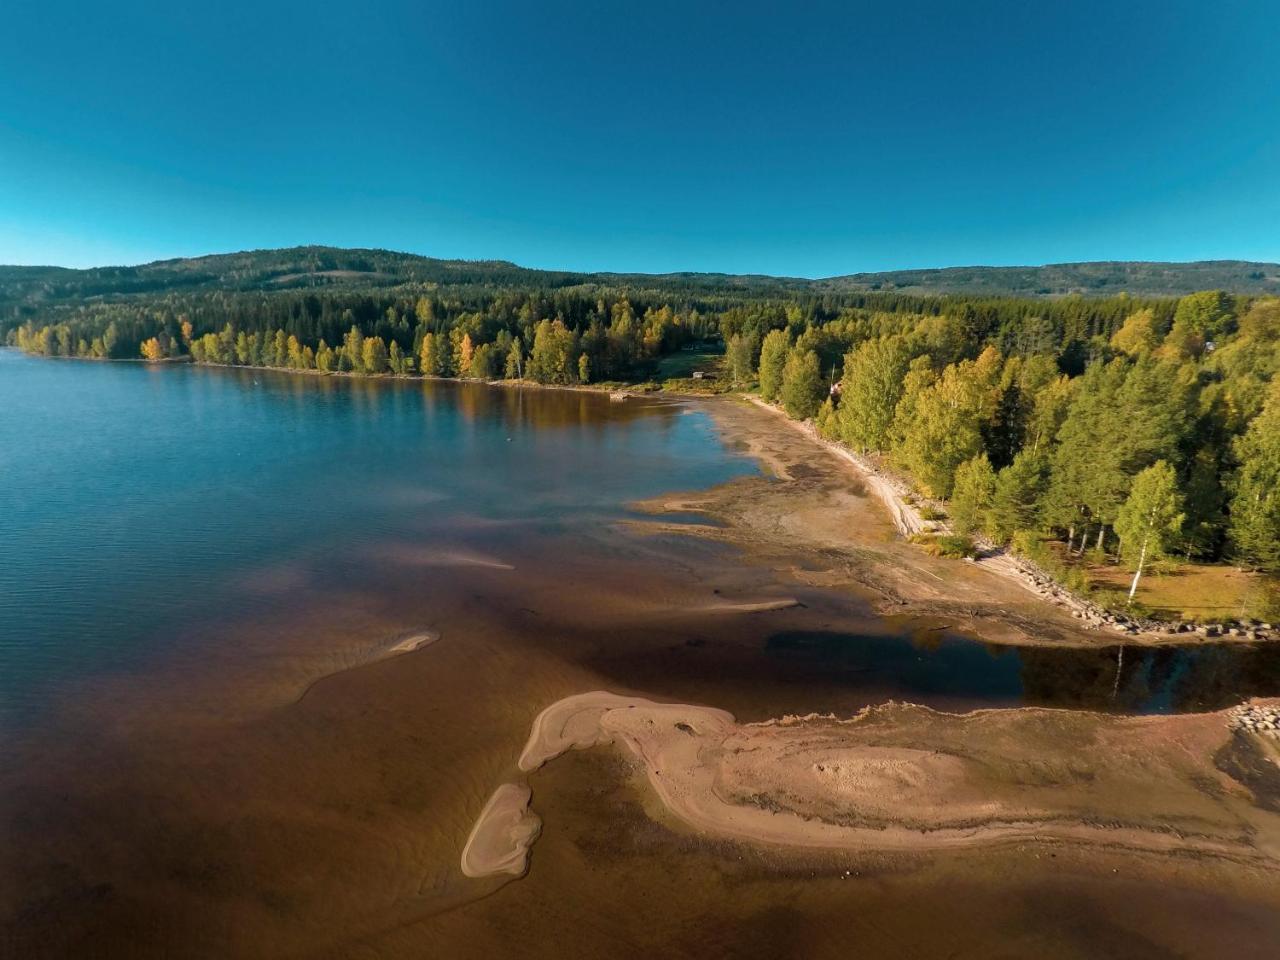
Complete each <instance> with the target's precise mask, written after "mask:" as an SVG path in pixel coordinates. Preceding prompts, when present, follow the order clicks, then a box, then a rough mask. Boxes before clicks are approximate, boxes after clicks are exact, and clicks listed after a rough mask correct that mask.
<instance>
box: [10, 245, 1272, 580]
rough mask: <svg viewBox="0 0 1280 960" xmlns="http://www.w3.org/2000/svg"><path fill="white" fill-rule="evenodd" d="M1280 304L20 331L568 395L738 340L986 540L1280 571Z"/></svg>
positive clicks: (163, 318) (1187, 302) (841, 302)
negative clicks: (552, 387) (547, 388)
mask: <svg viewBox="0 0 1280 960" xmlns="http://www.w3.org/2000/svg"><path fill="white" fill-rule="evenodd" d="M321 265H324V266H327V265H328V264H327V263H325V264H321ZM565 280H566V283H569V281H570V280H572V278H565ZM1278 305H1280V300H1277V299H1275V298H1267V297H1244V296H1239V297H1237V296H1232V295H1230V294H1227V293H1223V292H1219V291H1208V292H1201V293H1196V294H1191V295H1188V296H1185V297H1182V298H1178V299H1173V298H1156V299H1142V298H1134V297H1130V296H1127V295H1119V296H1114V297H1106V298H1084V297H1064V298H1059V299H1053V300H1044V299H1033V298H1018V297H1000V296H958V295H949V296H922V295H912V294H904V293H896V292H866V291H861V292H852V293H850V292H838V291H825V292H823V291H818V292H813V291H809V292H806V291H786V290H778V289H775V288H761V289H755V288H746V289H742V290H736V291H735V290H730V289H725V288H724V287H723V285H722V286H717V287H715V288H708V287H699V286H698V285H697V284H696V283H695V282H694V281H693V280H690V279H688V278H683V279H681V281H680V282H679V283H676V282H674V281H673V282H672V283H670V284H667V285H666V286H665V287H654V288H652V289H648V288H644V289H642V288H635V287H627V286H618V287H609V286H597V285H591V284H575V285H566V286H563V287H552V288H532V289H522V288H519V287H518V286H495V285H491V284H488V283H485V282H475V283H459V284H455V285H441V284H437V283H430V284H401V285H399V286H393V287H387V288H372V287H370V288H350V287H344V288H337V287H335V288H332V289H300V290H226V289H218V290H207V291H206V290H174V289H169V290H166V291H164V292H162V293H158V294H131V295H127V296H119V297H103V298H101V299H96V298H95V299H89V300H70V301H59V300H51V301H49V302H47V303H44V302H41V303H38V304H35V305H33V304H31V303H27V304H25V305H24V306H23V307H22V309H21V311H19V312H16V313H14V314H13V315H12V316H10V317H9V318H7V319H5V320H0V333H3V335H4V337H5V339H6V341H7V342H9V343H13V344H16V345H17V346H19V347H21V348H22V349H24V350H27V351H29V352H32V353H36V354H42V355H48V356H88V357H101V358H139V357H143V358H147V359H154V360H159V359H166V358H175V357H180V358H190V359H191V360H194V361H196V362H202V363H217V364H232V365H245V366H264V367H280V368H286V369H298V370H316V371H321V372H330V371H331V372H349V373H359V374H370V375H379V374H397V375H407V374H418V375H424V376H458V377H476V378H482V379H496V378H500V377H506V378H520V379H530V380H535V381H538V382H543V383H559V384H571V383H600V382H613V381H627V382H634V381H636V380H641V379H644V378H647V377H649V376H652V374H653V371H654V368H655V365H656V361H657V360H658V359H659V358H660V357H661V356H663V355H664V354H667V353H670V352H672V351H674V350H678V349H680V348H681V347H684V346H686V345H689V344H691V343H695V342H701V343H712V344H717V343H718V344H722V345H723V349H724V352H725V359H724V370H725V377H726V378H727V379H728V380H729V381H730V382H731V383H734V384H737V385H740V386H744V387H745V386H748V385H750V384H753V383H756V382H758V384H759V389H760V392H761V393H762V394H763V395H764V396H765V397H766V398H768V399H771V400H779V401H780V402H781V403H782V404H783V406H784V407H785V408H786V410H787V411H788V412H789V413H790V414H791V415H792V416H795V417H800V418H810V417H812V418H814V419H815V421H816V423H817V425H818V427H819V428H820V429H821V430H822V432H823V433H824V434H826V435H827V436H829V437H832V438H836V439H839V440H841V441H843V442H845V443H848V444H849V445H851V446H853V447H854V448H856V449H859V450H862V451H866V452H876V453H882V454H885V455H887V456H889V457H891V458H892V459H893V461H894V462H895V463H897V464H898V465H900V466H901V467H903V468H904V469H906V470H907V471H908V472H909V473H910V474H911V475H912V477H913V478H914V479H915V481H916V482H917V483H918V485H919V486H920V488H921V490H922V491H923V492H924V493H926V494H928V495H930V496H935V497H939V498H944V499H948V500H950V502H951V508H950V509H951V512H952V516H953V520H954V523H955V526H956V527H957V528H958V529H959V530H961V531H963V532H966V533H983V534H985V535H987V536H989V537H991V538H993V539H995V540H997V541H1001V542H1007V541H1010V540H1012V539H1014V538H1015V537H1016V536H1017V535H1018V534H1019V533H1020V532H1023V531H1028V530H1039V531H1047V532H1050V533H1052V534H1053V535H1055V536H1059V537H1061V538H1062V540H1063V542H1064V543H1066V544H1067V545H1068V546H1069V548H1070V549H1071V550H1072V551H1074V552H1077V553H1080V552H1083V551H1084V550H1086V549H1094V550H1099V549H1101V550H1105V549H1118V550H1120V551H1121V552H1122V553H1125V554H1128V555H1132V556H1133V557H1134V558H1135V559H1136V558H1137V557H1138V556H1142V557H1144V558H1146V559H1144V560H1143V562H1144V563H1145V562H1147V560H1149V559H1152V558H1155V557H1158V556H1160V555H1162V554H1164V553H1167V552H1169V551H1173V550H1176V551H1179V552H1180V553H1182V554H1184V555H1186V556H1188V557H1190V558H1196V559H1221V558H1224V557H1231V558H1235V559H1237V560H1238V561H1240V562H1242V563H1246V564H1249V565H1252V566H1256V567H1259V568H1264V569H1270V570H1276V569H1278V568H1280V499H1278V498H1277V494H1276V493H1275V492H1274V491H1275V490H1276V488H1277V486H1278V485H1280V400H1277V399H1276V390H1277V387H1276V383H1277V380H1276V378H1275V372H1276V367H1277V366H1278V365H1280V306H1278ZM833 387H834V388H835V389H834V391H833V389H832V388H833ZM1139 478H1142V479H1141V482H1139ZM1157 481H1158V482H1157ZM1169 491H1172V494H1171V495H1168V494H1169ZM1135 498H1136V499H1135ZM1153 505H1155V506H1153ZM1144 506H1145V509H1140V508H1143V507H1144ZM1141 517H1145V518H1146V519H1145V520H1143V521H1142V522H1141V523H1138V521H1137V520H1136V519H1135V518H1141Z"/></svg>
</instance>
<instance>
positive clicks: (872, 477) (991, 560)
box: [623, 398, 1253, 647]
mask: <svg viewBox="0 0 1280 960" xmlns="http://www.w3.org/2000/svg"><path fill="white" fill-rule="evenodd" d="M750 399H751V398H747V399H742V398H718V399H712V400H706V401H704V402H703V406H704V408H705V409H706V410H707V412H708V413H709V414H710V415H711V417H712V418H713V420H714V421H715V423H716V426H717V428H718V430H719V431H720V434H721V436H722V437H723V438H724V440H725V442H726V443H728V444H730V445H731V446H734V447H737V448H738V449H739V450H740V451H741V452H743V453H744V454H745V455H747V456H750V457H752V458H753V459H755V460H756V461H757V462H759V463H760V464H761V465H762V466H763V467H764V468H765V470H766V471H767V473H768V476H759V477H743V478H739V479H737V480H733V481H730V482H728V483H725V484H721V485H720V486H718V487H713V488H711V489H706V490H696V491H688V492H675V493H669V494H664V495H660V496H658V497H654V498H652V499H649V500H645V501H640V502H637V503H633V504H631V505H630V506H631V508H632V510H634V511H635V512H637V513H640V514H648V515H650V516H651V517H652V519H649V520H645V519H636V520H626V521H623V523H624V525H627V526H630V527H631V528H633V529H634V530H636V531H637V532H640V533H646V532H648V533H654V534H662V535H675V536H686V537H697V538H701V539H706V540H712V541H719V542H723V543H727V544H731V545H733V546H735V547H737V548H739V549H741V550H742V551H744V553H745V554H746V555H747V557H748V558H749V559H750V560H752V561H755V562H761V563H764V564H767V565H768V566H770V567H771V568H773V569H774V570H775V571H777V572H779V573H781V574H783V575H785V576H787V577H789V578H791V579H792V580H793V581H796V582H798V583H801V584H803V585H806V586H810V587H817V588H820V589H824V590H825V589H836V590H842V591H848V592H851V593H856V594H858V595H860V596H862V597H864V598H865V599H866V600H867V601H868V602H869V603H870V604H871V606H872V607H873V609H874V610H875V612H876V613H878V614H880V615H882V616H895V617H912V618H920V619H922V620H928V621H931V622H932V625H936V624H937V623H938V622H939V621H941V622H944V623H946V624H947V625H948V626H951V627H954V628H957V629H960V630H962V631H965V632H968V633H970V634H972V635H975V636H978V637H981V638H982V639H983V640H987V641H991V642H995V643H999V644H1005V645H1015V646H1041V645H1054V646H1075V647H1099V646H1114V645H1116V644H1117V643H1124V644H1134V645H1142V646H1158V645H1181V646H1186V645H1191V644H1197V643H1205V642H1211V641H1210V638H1208V637H1206V636H1204V635H1201V634H1197V633H1176V632H1161V633H1152V632H1144V633H1134V632H1129V631H1130V629H1131V628H1129V627H1126V626H1124V625H1119V624H1117V625H1110V626H1112V627H1113V629H1099V628H1098V626H1097V625H1095V624H1093V623H1091V622H1090V614H1089V612H1088V610H1087V609H1086V607H1085V606H1084V605H1083V604H1082V601H1080V600H1079V599H1078V598H1075V597H1072V596H1071V595H1070V594H1069V593H1068V592H1067V591H1065V590H1061V589H1057V588H1055V587H1053V586H1051V585H1049V586H1046V585H1045V583H1044V582H1043V580H1042V579H1041V578H1037V577H1036V575H1035V574H1034V572H1033V571H1031V570H1029V569H1028V568H1027V567H1026V565H1025V564H1023V563H1021V562H1020V561H1018V560H1017V559H1016V558H1014V557H1013V556H1011V555H1009V554H1008V553H999V554H996V555H993V556H989V557H986V558H984V559H982V560H980V561H978V562H964V561H959V560H952V559H946V558H941V557H935V556H931V555H930V554H928V553H927V552H926V551H924V550H921V549H920V548H919V547H917V546H916V545H914V544H912V543H909V542H907V539H906V537H905V536H904V535H905V534H909V533H910V532H911V531H917V530H921V529H934V530H937V529H939V528H940V527H939V524H938V523H937V522H936V521H927V520H924V518H923V517H921V515H920V513H919V511H918V510H917V509H916V508H915V507H914V506H913V505H912V504H911V503H908V502H907V501H906V495H907V493H908V491H907V490H906V488H905V486H904V485H903V484H902V482H901V481H900V480H899V479H897V478H894V477H892V476H890V475H888V474H885V473H884V472H883V471H880V470H879V469H878V468H876V467H875V466H874V465H873V464H870V463H868V462H864V460H863V459H862V458H859V457H858V456H857V454H855V453H853V452H852V451H850V450H848V449H847V448H845V447H843V446H842V445H839V444H835V443H832V442H830V441H827V440H825V439H823V438H821V437H818V436H816V435H815V434H814V432H813V430H812V428H811V426H809V425H806V424H800V423H797V422H795V421H793V420H790V419H789V418H787V417H786V416H785V414H783V413H782V412H781V411H779V410H777V409H776V408H773V407H771V406H769V405H767V404H764V403H762V402H761V401H759V400H754V401H752V402H747V401H748V400H750ZM672 514H684V515H688V516H699V517H705V518H708V519H709V520H710V521H712V522H706V523H678V522H672V521H670V520H667V519H664V517H666V516H667V515H672ZM1218 639H1219V638H1214V640H1218ZM1222 639H1223V640H1225V642H1234V641H1239V642H1245V643H1249V642H1253V641H1252V640H1251V639H1250V638H1246V637H1228V638H1222Z"/></svg>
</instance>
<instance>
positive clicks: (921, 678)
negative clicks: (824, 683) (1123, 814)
mask: <svg viewBox="0 0 1280 960" xmlns="http://www.w3.org/2000/svg"><path fill="white" fill-rule="evenodd" d="M765 651H766V654H767V655H768V656H769V657H771V658H773V659H774V661H775V662H776V663H777V664H778V666H779V668H780V669H782V670H791V669H796V668H804V669H813V668H815V667H820V668H821V669H822V671H823V673H824V674H825V675H826V676H827V678H828V679H831V680H833V681H835V682H839V683H842V684H846V685H848V686H850V687H856V688H859V689H862V688H869V689H879V690H883V691H885V692H886V693H887V694H888V695H889V696H892V697H895V698H898V699H906V700H916V701H919V702H924V703H930V702H934V703H938V702H945V703H946V704H951V703H954V702H956V701H961V702H971V703H973V704H974V705H980V704H988V705H991V706H997V705H999V706H1004V705H1009V704H1012V703H1021V704H1027V705H1032V706H1052V707H1075V708H1081V707H1083V708H1087V709H1091V710H1104V711H1123V712H1131V713H1182V712H1191V711H1201V710H1218V709H1221V708H1223V707H1226V706H1230V705H1232V704H1235V703H1239V702H1240V701H1241V700H1243V699H1246V698H1248V697H1252V696H1276V695H1278V694H1280V647H1278V646H1276V645H1269V644H1199V645H1196V646H1187V647H1147V648H1143V647H1133V646H1129V647H1119V646H1116V647H1102V648H1089V649H1079V648H1064V647H1059V648H1055V647H1025V648H1015V647H999V646H993V645H990V644H983V643H978V642H975V641H973V640H968V639H965V638H963V637H959V636H955V635H953V634H947V633H945V632H943V631H935V632H922V633H918V634H916V635H915V636H913V637H911V638H904V637H886V636H860V635H857V634H847V633H826V632H821V631H814V632H785V633H776V634H774V635H772V636H770V637H769V638H768V640H767V641H766V643H765Z"/></svg>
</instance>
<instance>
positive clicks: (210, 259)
mask: <svg viewBox="0 0 1280 960" xmlns="http://www.w3.org/2000/svg"><path fill="white" fill-rule="evenodd" d="M402 284H437V285H440V286H449V287H452V286H464V287H465V286H486V287H501V288H507V289H541V290H553V289H563V288H567V287H578V286H604V287H610V288H617V287H631V288H638V289H646V290H654V291H662V290H666V291H671V292H672V293H682V294H686V295H696V294H717V293H737V294H740V295H743V294H745V295H755V296H775V295H779V294H782V293H808V294H814V295H824V294H833V293H834V294H847V293H858V292H863V291H867V292H883V293H901V294H939V293H957V294H966V295H975V296H1029V297H1052V296H1063V295H1070V294H1082V295H1086V296H1090V295H1097V296H1102V295H1108V296H1109V295H1113V294H1117V293H1121V292H1125V293H1130V294H1134V295H1138V296H1180V295H1182V294H1186V293H1191V292H1194V291H1196V290H1225V291H1228V292H1231V293H1240V294H1265V293H1280V264H1274V263H1251V262H1248V261H1242V260H1211V261H1202V262H1198V263H1125V262H1098V263H1065V264H1050V265H1048V266H1041V267H946V268H941V269H929V270H897V271H890V272H886V273H857V274H850V275H848V276H841V277H829V278H826V279H819V280H807V279H801V278H795V277H769V276H762V275H733V274H720V273H670V274H635V273H577V272H571V271H554V270H532V269H529V268H526V267H520V266H517V265H516V264H513V263H508V262H506V261H502V260H438V259H433V258H431V257H422V256H417V255H415V254H409V253H396V252H393V251H389V250H358V249H355V250H347V249H341V248H337V247H292V248H289V249H284V250H254V251H247V252H243V253H227V254H215V255H211V256H206V257H191V258H185V259H176V260H159V261H156V262H154V263H147V264H141V265H138V266H129V267H93V268H91V269H87V270H73V269H68V268H65V267H16V266H0V304H3V305H4V306H7V307H9V308H11V309H12V308H13V307H16V306H20V305H28V306H34V305H39V304H48V303H56V302H59V301H61V302H66V301H72V300H85V299H90V298H99V297H115V296H127V295H130V294H145V293H167V292H194V291H210V290H227V291H254V290H287V289H299V288H317V287H391V286H398V285H402ZM6 312H8V311H6Z"/></svg>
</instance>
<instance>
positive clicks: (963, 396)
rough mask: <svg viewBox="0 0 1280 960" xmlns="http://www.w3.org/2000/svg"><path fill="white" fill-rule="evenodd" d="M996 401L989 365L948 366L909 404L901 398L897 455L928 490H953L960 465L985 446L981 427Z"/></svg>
mask: <svg viewBox="0 0 1280 960" xmlns="http://www.w3.org/2000/svg"><path fill="white" fill-rule="evenodd" d="M908 396H909V395H908V394H907V393H904V395H903V399H904V401H905V400H907V399H908ZM991 400H992V393H991V388H990V384H989V383H988V382H987V380H986V376H985V373H984V371H983V369H982V368H981V367H980V366H979V365H978V363H977V362H976V361H972V360H966V361H964V362H962V363H959V364H954V365H952V366H949V367H947V368H946V369H945V370H944V371H943V372H942V376H941V377H939V378H938V379H937V381H936V382H934V383H933V384H932V385H931V386H929V387H927V388H925V389H924V390H923V391H921V392H920V394H919V396H918V397H916V398H915V399H914V401H913V402H912V403H911V404H910V405H909V406H904V404H903V403H901V402H900V403H899V405H898V406H899V412H900V415H901V416H900V419H901V422H900V423H897V424H896V427H897V429H898V431H899V435H900V441H899V442H898V443H897V444H896V445H895V447H894V457H895V458H896V459H897V460H898V462H899V463H900V464H902V465H903V466H904V467H906V468H907V469H908V470H909V471H910V472H911V474H912V476H914V477H915V479H916V483H917V484H919V486H920V488H921V489H922V490H923V491H924V492H925V493H927V494H929V495H930V496H934V497H948V496H950V495H951V486H952V482H953V481H954V479H955V472H956V468H957V467H959V466H960V464H962V463H964V462H965V461H966V460H969V459H971V458H973V457H975V456H977V455H978V454H979V453H980V452H981V451H982V430H981V427H982V423H983V421H984V418H985V417H986V416H987V415H988V414H989V410H990V406H991Z"/></svg>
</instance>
